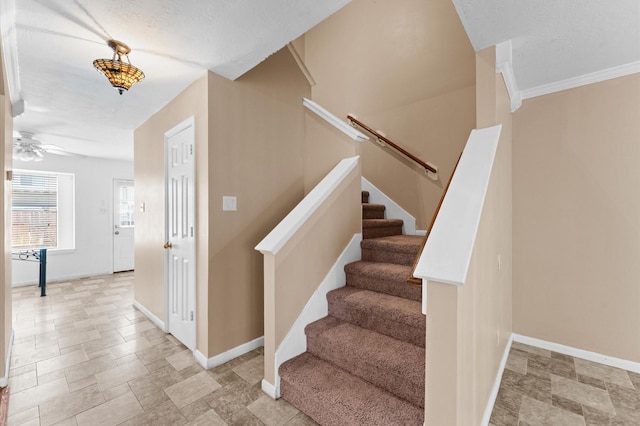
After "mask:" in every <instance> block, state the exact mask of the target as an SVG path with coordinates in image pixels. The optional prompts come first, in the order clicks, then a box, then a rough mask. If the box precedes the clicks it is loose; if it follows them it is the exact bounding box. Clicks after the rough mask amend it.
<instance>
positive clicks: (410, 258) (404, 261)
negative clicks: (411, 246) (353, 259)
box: [361, 248, 418, 266]
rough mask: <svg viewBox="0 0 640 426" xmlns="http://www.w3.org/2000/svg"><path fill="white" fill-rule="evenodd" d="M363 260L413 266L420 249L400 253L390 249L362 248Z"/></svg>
mask: <svg viewBox="0 0 640 426" xmlns="http://www.w3.org/2000/svg"><path fill="white" fill-rule="evenodd" d="M361 251H362V260H366V261H368V262H379V263H395V264H396V265H404V266H413V262H414V260H415V258H416V256H417V255H418V250H416V252H415V253H398V252H393V251H389V250H377V249H369V248H362V250H361Z"/></svg>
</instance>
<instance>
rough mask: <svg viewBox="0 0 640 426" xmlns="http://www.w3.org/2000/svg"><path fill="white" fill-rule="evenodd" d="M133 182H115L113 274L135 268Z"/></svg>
mask: <svg viewBox="0 0 640 426" xmlns="http://www.w3.org/2000/svg"><path fill="white" fill-rule="evenodd" d="M133 191H134V187H133V181H132V180H125V179H114V180H113V272H122V271H130V270H132V269H133V267H134V210H135V204H134V198H133Z"/></svg>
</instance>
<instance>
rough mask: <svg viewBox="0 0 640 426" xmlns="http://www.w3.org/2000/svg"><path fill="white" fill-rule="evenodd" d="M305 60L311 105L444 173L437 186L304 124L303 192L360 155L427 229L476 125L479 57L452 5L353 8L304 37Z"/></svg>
mask: <svg viewBox="0 0 640 426" xmlns="http://www.w3.org/2000/svg"><path fill="white" fill-rule="evenodd" d="M303 51H304V59H305V63H306V65H307V67H308V68H309V71H310V72H311V74H312V76H313V78H314V80H315V81H316V86H314V87H313V88H312V92H313V93H312V95H313V100H314V101H316V102H318V103H319V104H320V105H322V106H324V107H325V108H327V109H328V110H330V111H331V112H332V113H334V114H336V115H337V116H339V117H341V118H343V119H345V118H346V115H347V114H349V113H352V114H355V115H356V116H357V117H358V118H359V119H361V120H362V121H363V122H365V123H367V124H369V125H370V126H371V127H373V128H375V129H380V130H382V131H383V132H385V133H386V135H387V136H388V137H389V138H390V139H391V140H393V141H394V142H396V143H398V144H399V145H400V146H403V147H405V148H406V149H408V150H409V151H411V152H412V153H414V154H415V155H417V156H418V157H420V158H422V159H423V160H425V161H427V162H430V163H433V164H435V165H436V166H438V167H439V169H440V172H441V173H440V174H441V181H440V182H438V183H435V184H434V183H432V182H431V181H429V180H428V179H427V178H426V176H425V174H424V172H422V171H417V170H416V169H415V168H414V166H412V165H411V163H408V162H407V160H404V159H403V158H400V157H398V156H397V155H394V154H390V153H389V152H388V151H387V149H383V148H381V147H379V146H378V145H376V144H375V143H372V142H364V143H362V144H361V145H359V146H357V147H355V148H354V147H353V146H350V145H347V144H346V143H340V142H337V141H335V140H331V139H329V138H327V137H324V133H322V132H317V131H316V130H315V129H314V128H313V127H312V126H315V123H313V122H310V123H309V121H308V130H307V131H308V132H309V133H308V134H307V135H306V143H305V178H306V181H305V186H306V189H307V191H308V190H309V189H310V188H312V187H313V185H315V183H317V182H318V181H319V180H320V179H321V178H322V177H323V176H324V175H325V174H326V173H327V172H328V171H329V170H330V169H331V168H332V167H333V165H334V164H335V163H336V162H337V161H338V160H339V159H341V158H344V157H345V156H348V155H353V153H354V150H355V152H357V151H358V150H360V151H361V154H362V170H363V175H364V176H365V177H366V178H367V179H368V180H369V181H371V183H373V184H374V185H376V186H377V187H378V188H380V189H381V190H382V191H383V192H385V193H386V194H387V195H389V196H390V197H391V198H393V199H394V201H396V202H398V203H399V204H400V205H401V206H402V207H404V208H405V209H406V210H408V211H409V212H410V213H411V214H413V215H414V216H415V217H416V218H417V221H418V227H419V228H422V229H425V228H426V227H427V225H428V223H429V220H430V219H431V215H432V214H433V211H434V210H435V207H436V205H437V203H438V201H439V199H440V195H441V192H442V190H443V186H444V185H446V182H448V180H449V176H450V174H451V171H452V170H453V167H454V165H455V162H456V160H457V159H458V156H459V155H460V153H461V152H462V149H463V147H464V143H465V142H466V140H467V136H468V135H469V131H470V130H471V129H472V128H473V127H474V124H475V74H474V66H475V65H474V64H475V56H474V51H473V49H472V47H471V44H470V43H469V40H468V38H467V35H466V33H465V31H464V29H463V27H462V24H461V23H460V20H459V18H458V15H457V14H456V11H455V8H454V6H453V3H452V2H451V1H450V0H433V1H427V2H425V1H421V0H399V1H393V2H385V1H375V0H353V1H352V2H351V3H349V4H348V5H347V6H345V7H344V8H343V9H341V10H340V11H338V12H337V13H335V14H334V15H332V16H331V17H329V18H328V19H327V20H325V21H323V22H322V23H320V24H319V25H317V26H316V27H314V28H313V29H312V30H310V31H309V32H308V33H307V34H306V35H305V46H304V50H303ZM340 156H342V157H340ZM337 157H339V158H337Z"/></svg>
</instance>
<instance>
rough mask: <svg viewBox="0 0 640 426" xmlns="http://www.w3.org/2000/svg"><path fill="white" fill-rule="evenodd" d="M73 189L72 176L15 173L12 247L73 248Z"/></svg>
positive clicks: (33, 172)
mask: <svg viewBox="0 0 640 426" xmlns="http://www.w3.org/2000/svg"><path fill="white" fill-rule="evenodd" d="M73 187H74V176H73V175H71V174H62V173H46V172H35V171H26V170H19V171H18V170H16V171H14V173H13V179H12V206H11V247H12V248H13V249H34V248H49V249H59V248H61V249H65V248H73V246H74V242H73V240H74V238H73Z"/></svg>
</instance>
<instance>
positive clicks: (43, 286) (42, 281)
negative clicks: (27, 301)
mask: <svg viewBox="0 0 640 426" xmlns="http://www.w3.org/2000/svg"><path fill="white" fill-rule="evenodd" d="M11 254H12V258H13V259H14V260H24V261H27V262H39V263H40V275H39V276H38V287H40V297H44V296H46V295H47V249H46V248H43V249H37V250H22V251H19V252H15V253H11ZM32 257H33V260H32V259H31V258H32Z"/></svg>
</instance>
